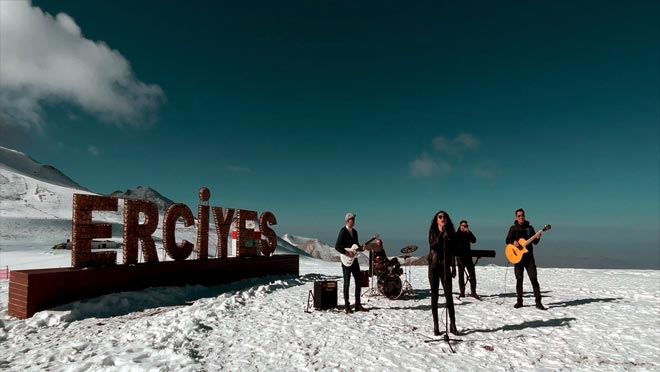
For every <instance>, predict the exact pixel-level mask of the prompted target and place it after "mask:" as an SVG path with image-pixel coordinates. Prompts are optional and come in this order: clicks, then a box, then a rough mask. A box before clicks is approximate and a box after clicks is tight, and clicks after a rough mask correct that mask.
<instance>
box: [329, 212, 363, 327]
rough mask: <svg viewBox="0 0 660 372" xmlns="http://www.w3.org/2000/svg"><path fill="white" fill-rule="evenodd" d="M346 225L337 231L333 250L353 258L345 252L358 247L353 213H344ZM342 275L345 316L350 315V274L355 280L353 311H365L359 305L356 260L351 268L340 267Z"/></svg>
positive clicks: (358, 268)
mask: <svg viewBox="0 0 660 372" xmlns="http://www.w3.org/2000/svg"><path fill="white" fill-rule="evenodd" d="M344 221H345V222H346V225H345V226H344V227H342V228H341V230H339V235H338V236H337V243H335V249H336V250H337V251H338V252H339V253H341V254H343V255H346V256H348V257H354V256H355V255H356V254H357V252H356V253H354V252H351V251H347V250H346V248H350V247H351V246H353V244H357V245H360V243H359V242H358V232H357V230H356V229H355V228H354V227H355V213H350V212H349V213H346V216H345V217H344ZM341 268H342V271H343V274H344V308H345V310H346V313H347V314H350V313H352V312H353V311H351V303H350V301H349V300H348V290H349V288H350V285H351V274H353V279H354V280H355V311H367V310H366V309H365V308H363V307H362V305H361V304H360V291H361V288H360V264H359V263H358V260H357V259H355V260H353V263H352V264H351V266H348V267H347V266H344V264H342V265H341Z"/></svg>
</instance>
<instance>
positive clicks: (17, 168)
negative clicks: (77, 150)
mask: <svg viewBox="0 0 660 372" xmlns="http://www.w3.org/2000/svg"><path fill="white" fill-rule="evenodd" d="M0 168H4V169H8V170H11V171H14V172H16V173H19V174H22V175H25V176H29V177H31V178H34V179H35V180H39V181H44V182H47V183H50V184H54V185H59V186H64V187H69V188H73V189H77V190H87V189H86V188H84V187H82V186H80V185H79V184H78V183H77V182H75V181H74V180H72V179H71V178H69V177H68V176H66V175H65V174H64V173H62V172H61V171H60V170H59V169H57V168H55V167H53V166H52V165H44V164H41V163H39V162H38V161H36V160H34V159H32V158H31V157H29V156H27V155H25V154H24V153H22V152H20V151H16V150H12V149H8V148H6V147H2V146H0Z"/></svg>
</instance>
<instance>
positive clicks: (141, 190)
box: [109, 186, 174, 211]
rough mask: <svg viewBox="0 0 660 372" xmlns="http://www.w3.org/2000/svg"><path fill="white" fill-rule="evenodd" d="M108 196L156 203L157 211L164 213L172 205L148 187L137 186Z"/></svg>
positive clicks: (171, 202) (170, 201)
mask: <svg viewBox="0 0 660 372" xmlns="http://www.w3.org/2000/svg"><path fill="white" fill-rule="evenodd" d="M109 196H114V197H116V198H123V199H140V200H149V201H152V202H154V203H156V205H158V209H159V210H161V211H164V210H165V209H167V208H168V207H169V206H170V205H172V204H174V202H173V201H172V200H170V199H168V198H166V197H164V196H163V195H162V194H161V193H159V192H158V191H156V190H155V189H153V188H151V187H149V186H138V187H137V188H135V189H133V190H131V189H126V191H120V190H117V191H115V192H113V193H112V194H110V195H109Z"/></svg>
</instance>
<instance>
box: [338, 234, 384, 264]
mask: <svg viewBox="0 0 660 372" xmlns="http://www.w3.org/2000/svg"><path fill="white" fill-rule="evenodd" d="M376 239H378V234H376V235H374V237H373V238H371V239H369V240H368V241H367V242H366V243H364V244H362V245H357V244H353V245H352V246H351V247H350V248H346V252H353V253H354V255H353V257H349V256H348V255H345V254H341V255H339V258H340V259H341V263H342V265H344V266H346V267H349V266H351V265H352V264H353V261H355V259H356V258H357V254H355V253H357V252H359V251H364V250H365V247H366V246H367V244H369V243H371V242H373V241H374V240H376ZM368 250H369V249H368Z"/></svg>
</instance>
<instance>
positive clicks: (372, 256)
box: [369, 239, 387, 275]
mask: <svg viewBox="0 0 660 372" xmlns="http://www.w3.org/2000/svg"><path fill="white" fill-rule="evenodd" d="M372 244H373V245H374V247H373V249H372V250H370V251H369V267H370V268H371V269H372V272H371V273H370V274H371V275H378V274H380V273H378V272H376V273H374V270H373V269H374V265H375V263H376V262H382V263H383V264H384V263H386V262H387V254H386V253H385V249H384V248H383V241H382V240H380V239H376V240H374V242H373V243H372ZM378 257H380V260H378ZM376 271H377V270H376Z"/></svg>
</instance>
